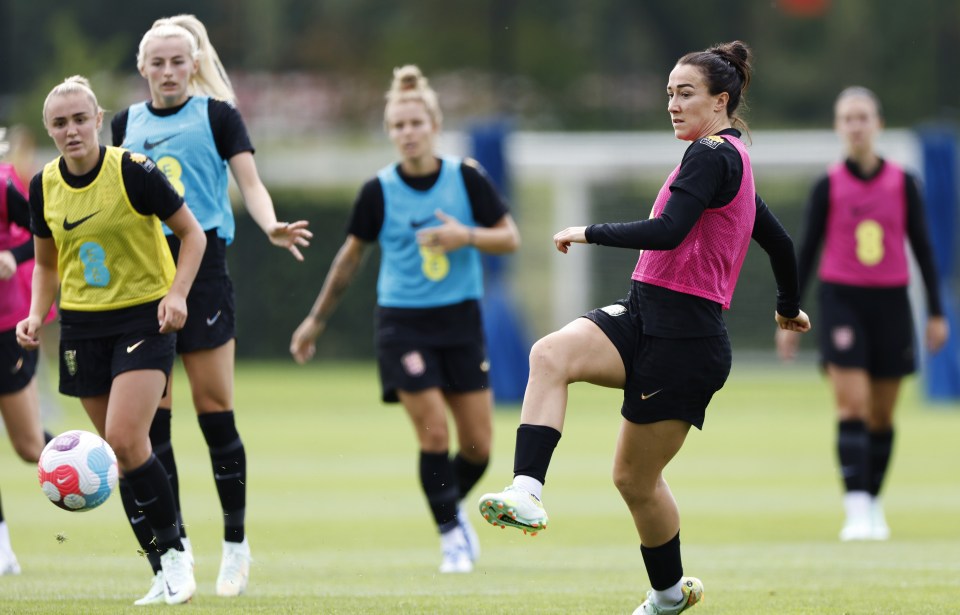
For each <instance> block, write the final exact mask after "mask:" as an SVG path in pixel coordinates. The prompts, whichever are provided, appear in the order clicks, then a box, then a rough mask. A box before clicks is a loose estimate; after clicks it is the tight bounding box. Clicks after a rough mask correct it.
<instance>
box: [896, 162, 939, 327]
mask: <svg viewBox="0 0 960 615" xmlns="http://www.w3.org/2000/svg"><path fill="white" fill-rule="evenodd" d="M905 183H906V193H907V194H906V197H907V237H908V238H909V240H910V248H911V249H912V250H913V256H914V258H916V259H917V266H918V267H919V268H920V276H921V277H922V278H923V286H924V288H925V289H926V291H927V312H928V313H929V314H930V315H931V316H943V302H942V300H941V297H940V281H939V278H938V276H937V266H936V261H935V260H934V258H933V246H932V245H931V243H930V234H929V233H928V232H927V220H926V215H925V214H924V206H923V197H922V196H921V194H920V182H919V181H918V180H917V178H916V177H914V176H913V175H912V174H910V173H907V174H906V182H905Z"/></svg>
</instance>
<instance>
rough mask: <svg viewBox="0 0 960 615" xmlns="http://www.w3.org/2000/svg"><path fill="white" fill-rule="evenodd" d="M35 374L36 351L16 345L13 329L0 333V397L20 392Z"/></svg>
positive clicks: (15, 335)
mask: <svg viewBox="0 0 960 615" xmlns="http://www.w3.org/2000/svg"><path fill="white" fill-rule="evenodd" d="M36 373H37V351H36V350H24V349H23V348H22V347H21V346H20V344H18V343H17V332H16V330H15V329H10V330H9V331H4V332H2V333H0V395H10V394H12V393H16V392H18V391H22V390H23V389H24V388H25V387H26V386H27V385H28V384H30V381H31V380H33V377H34V375H35V374H36Z"/></svg>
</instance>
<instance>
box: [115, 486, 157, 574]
mask: <svg viewBox="0 0 960 615" xmlns="http://www.w3.org/2000/svg"><path fill="white" fill-rule="evenodd" d="M119 491H120V501H121V502H123V512H124V513H125V514H126V515H127V522H128V523H129V524H130V528H131V529H132V530H133V535H134V536H136V538H137V544H139V545H140V552H141V553H143V554H144V555H145V556H146V558H147V561H149V562H150V567H151V568H153V573H154V574H156V573H158V572H160V554H159V553H157V549H156V544H155V543H154V540H153V530H151V529H150V524H149V523H147V517H146V516H145V515H144V514H143V510H142V509H141V508H140V507H139V506H137V503H136V501H135V500H136V498H135V497H134V495H133V489H132V488H131V487H130V482H129V481H128V480H127V479H126V478H121V479H120V482H119Z"/></svg>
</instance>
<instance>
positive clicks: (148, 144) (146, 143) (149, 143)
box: [143, 135, 177, 152]
mask: <svg viewBox="0 0 960 615" xmlns="http://www.w3.org/2000/svg"><path fill="white" fill-rule="evenodd" d="M175 136H177V135H170V136H169V137H165V138H163V139H160V140H159V141H150V139H144V140H143V149H145V150H147V151H148V152H149V151H150V150H152V149H153V148H155V147H156V146H158V145H160V144H161V143H166V142H167V141H169V140H170V139H172V138H174V137H175Z"/></svg>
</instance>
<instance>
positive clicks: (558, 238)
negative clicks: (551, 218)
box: [553, 226, 587, 254]
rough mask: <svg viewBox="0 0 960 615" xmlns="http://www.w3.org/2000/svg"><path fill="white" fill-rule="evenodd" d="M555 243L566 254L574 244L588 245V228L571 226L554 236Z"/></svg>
mask: <svg viewBox="0 0 960 615" xmlns="http://www.w3.org/2000/svg"><path fill="white" fill-rule="evenodd" d="M553 243H554V244H555V245H556V246H557V250H560V251H561V252H563V253H564V254H566V253H567V250H569V249H570V244H572V243H587V227H585V226H569V227H567V228H565V229H563V230H562V231H560V232H559V233H557V234H556V235H554V236H553Z"/></svg>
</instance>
